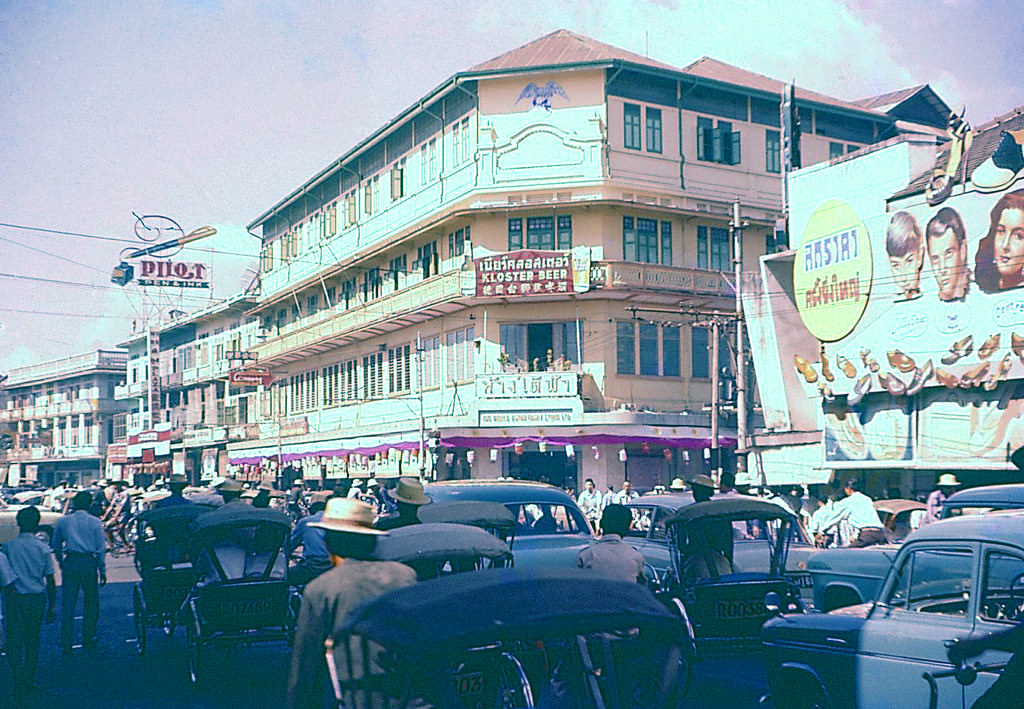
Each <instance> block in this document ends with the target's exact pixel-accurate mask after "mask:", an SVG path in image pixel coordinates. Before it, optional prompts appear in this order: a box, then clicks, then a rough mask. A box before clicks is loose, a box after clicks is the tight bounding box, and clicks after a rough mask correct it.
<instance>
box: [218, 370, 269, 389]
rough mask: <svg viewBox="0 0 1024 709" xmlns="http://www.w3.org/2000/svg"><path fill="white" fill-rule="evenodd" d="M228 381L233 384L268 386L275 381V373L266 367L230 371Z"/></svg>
mask: <svg viewBox="0 0 1024 709" xmlns="http://www.w3.org/2000/svg"><path fill="white" fill-rule="evenodd" d="M228 381H229V382H231V383H232V384H241V385H245V386H257V385H260V386H264V387H268V386H270V385H271V384H273V383H274V375H273V374H271V373H270V372H268V371H267V370H265V369H250V370H247V371H244V372H243V371H236V372H228Z"/></svg>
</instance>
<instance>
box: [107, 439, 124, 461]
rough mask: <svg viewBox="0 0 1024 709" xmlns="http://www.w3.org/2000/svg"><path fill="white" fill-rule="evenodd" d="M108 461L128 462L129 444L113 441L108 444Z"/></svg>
mask: <svg viewBox="0 0 1024 709" xmlns="http://www.w3.org/2000/svg"><path fill="white" fill-rule="evenodd" d="M107 462H108V463H127V462H128V446H126V445H125V444H124V443H111V444H110V445H108V446H107Z"/></svg>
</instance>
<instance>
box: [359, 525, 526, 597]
mask: <svg viewBox="0 0 1024 709" xmlns="http://www.w3.org/2000/svg"><path fill="white" fill-rule="evenodd" d="M502 509H504V508H502ZM510 516H511V515H510ZM375 555H376V556H377V558H378V559H380V560H381V561H399V562H401V563H403V564H406V565H408V566H411V567H412V568H413V569H414V570H415V571H416V577H417V578H418V579H419V580H420V581H423V580H426V579H431V578H436V577H438V576H442V575H445V574H452V573H459V572H464V571H475V570H480V569H486V568H503V567H506V566H512V552H510V551H509V549H508V545H507V544H505V542H503V541H501V540H500V539H498V538H497V537H495V536H493V535H491V534H488V533H487V532H485V531H484V530H482V529H479V528H477V527H471V526H469V525H466V524H450V523H446V522H429V523H425V524H414V525H410V526H408V527H400V528H398V529H393V530H391V531H390V532H388V536H386V537H381V538H380V540H379V541H378V542H377V548H376V552H375Z"/></svg>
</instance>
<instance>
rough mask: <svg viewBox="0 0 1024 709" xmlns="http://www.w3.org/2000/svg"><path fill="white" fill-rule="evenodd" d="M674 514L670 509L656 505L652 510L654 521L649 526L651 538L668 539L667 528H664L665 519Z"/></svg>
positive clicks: (662, 540)
mask: <svg viewBox="0 0 1024 709" xmlns="http://www.w3.org/2000/svg"><path fill="white" fill-rule="evenodd" d="M673 514H674V512H673V511H672V510H669V509H665V508H664V507H658V508H656V509H655V510H654V522H653V524H652V526H651V539H656V540H658V541H661V542H664V541H667V540H668V530H667V529H666V528H665V520H667V519H668V518H669V517H671V516H672V515H673Z"/></svg>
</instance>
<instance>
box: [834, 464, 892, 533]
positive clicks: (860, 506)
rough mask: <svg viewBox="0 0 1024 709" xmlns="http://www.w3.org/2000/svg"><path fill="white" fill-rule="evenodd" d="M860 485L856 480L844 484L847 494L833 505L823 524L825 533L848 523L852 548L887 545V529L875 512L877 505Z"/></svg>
mask: <svg viewBox="0 0 1024 709" xmlns="http://www.w3.org/2000/svg"><path fill="white" fill-rule="evenodd" d="M859 487H860V484H859V483H858V482H857V481H856V480H852V479H851V480H847V481H846V482H845V483H844V484H843V492H844V493H845V494H846V497H844V498H843V499H841V500H838V501H836V502H835V503H833V505H832V512H831V514H829V516H828V517H826V518H825V519H824V520H822V522H821V527H822V529H823V531H825V532H831V531H833V530H838V529H839V525H840V524H842V523H843V522H846V523H847V524H849V525H850V527H851V529H852V538H853V541H851V542H850V544H849V546H850V547H867V546H871V545H872V544H885V543H886V541H888V540H887V539H886V538H885V529H884V528H883V527H882V520H880V519H879V518H878V513H877V512H875V503H874V502H873V501H872V500H871V498H870V497H868V496H867V495H865V494H864V493H863V492H860V490H859V489H858V488H859Z"/></svg>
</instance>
